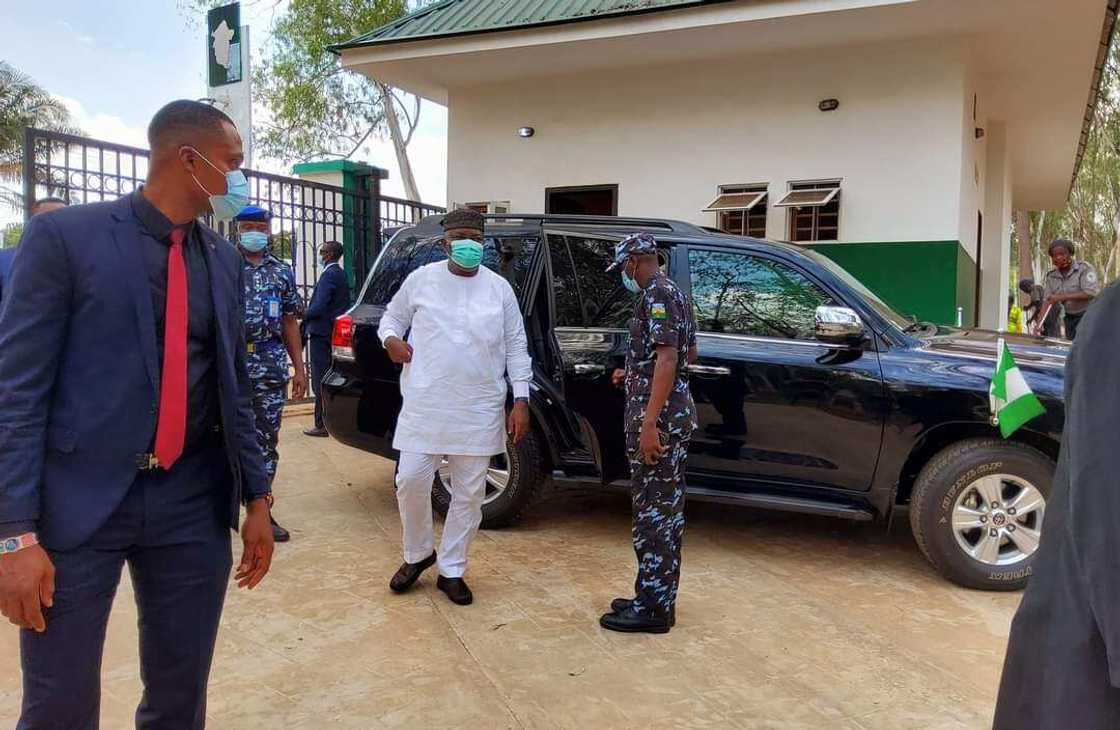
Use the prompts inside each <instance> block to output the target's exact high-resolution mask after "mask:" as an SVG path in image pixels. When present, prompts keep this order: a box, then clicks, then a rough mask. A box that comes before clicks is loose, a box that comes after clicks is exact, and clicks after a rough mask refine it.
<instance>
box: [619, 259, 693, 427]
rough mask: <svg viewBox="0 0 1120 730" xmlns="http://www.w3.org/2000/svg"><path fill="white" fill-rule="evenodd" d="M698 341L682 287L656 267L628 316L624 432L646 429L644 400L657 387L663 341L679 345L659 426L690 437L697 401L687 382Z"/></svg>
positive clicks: (646, 400)
mask: <svg viewBox="0 0 1120 730" xmlns="http://www.w3.org/2000/svg"><path fill="white" fill-rule="evenodd" d="M695 344H696V319H695V317H694V316H693V313H692V307H690V306H689V304H688V300H687V299H686V298H685V296H684V293H683V292H682V291H681V290H680V288H679V287H677V285H676V284H675V283H673V281H672V280H671V279H669V277H667V276H665V275H664V274H661V273H658V274H657V275H656V276H655V277H654V279H653V281H652V282H650V284H649V286H647V287H646V288H645V289H644V290H643V291H642V293H641V294H639V295H638V300H637V302H635V303H634V313H633V315H632V317H631V319H630V349H629V351H628V352H627V354H626V417H625V424H626V432H627V433H638V432H640V431H641V430H642V419H643V418H644V417H645V412H646V405H647V404H648V403H649V396H650V392H651V390H652V389H653V371H654V367H655V365H656V361H657V357H656V355H657V348H658V347H659V346H666V345H667V346H669V347H673V348H675V349H676V351H677V369H676V370H677V372H676V380H675V381H674V382H673V389H672V390H671V391H670V392H669V399H668V400H667V401H666V403H665V408H664V409H663V410H662V411H661V415H660V416H659V417H658V419H657V426H658V429H659V430H660V431H661V432H662V433H666V434H668V435H669V436H671V437H674V438H681V439H687V438H688V437H689V436H691V435H692V432H693V431H694V430H696V406H695V404H693V402H692V392H691V390H690V389H689V385H688V373H687V370H686V367H687V366H688V350H689V348H691V347H692V346H693V345H695Z"/></svg>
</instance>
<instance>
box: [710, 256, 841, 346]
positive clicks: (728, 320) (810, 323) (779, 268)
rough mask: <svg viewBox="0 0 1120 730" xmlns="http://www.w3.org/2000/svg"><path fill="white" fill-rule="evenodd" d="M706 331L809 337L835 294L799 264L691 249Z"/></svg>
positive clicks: (756, 335) (805, 338)
mask: <svg viewBox="0 0 1120 730" xmlns="http://www.w3.org/2000/svg"><path fill="white" fill-rule="evenodd" d="M688 265H689V269H690V275H691V278H692V302H693V307H694V308H695V310H696V322H697V325H698V326H699V327H700V331H701V332H720V333H726V334H740V335H751V336H754V337H777V338H783V339H796V340H809V339H812V338H813V330H814V328H815V315H816V311H817V307H819V306H821V305H822V304H830V303H831V302H832V298H831V297H830V296H828V294H826V293H825V292H824V291H823V290H822V289H821V288H820V287H818V286H817V285H816V284H814V283H813V282H811V281H810V280H809V279H807V278H806V277H805V276H804V275H803V274H801V273H800V272H799V271H797V270H796V269H793V268H791V267H789V266H786V265H785V264H781V263H778V262H777V261H771V260H770V259H765V258H761V257H758V256H751V255H748V254H741V253H731V252H726V251H706V250H703V249H692V250H690V251H689V252H688Z"/></svg>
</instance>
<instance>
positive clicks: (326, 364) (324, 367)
mask: <svg viewBox="0 0 1120 730" xmlns="http://www.w3.org/2000/svg"><path fill="white" fill-rule="evenodd" d="M308 348H309V349H310V350H311V353H310V354H311V387H313V388H314V389H315V428H323V394H322V393H321V392H320V391H321V390H322V389H321V387H320V386H321V385H322V382H323V378H325V377H326V376H327V371H328V370H330V369H331V338H329V337H314V336H313V337H311V338H309V340H308Z"/></svg>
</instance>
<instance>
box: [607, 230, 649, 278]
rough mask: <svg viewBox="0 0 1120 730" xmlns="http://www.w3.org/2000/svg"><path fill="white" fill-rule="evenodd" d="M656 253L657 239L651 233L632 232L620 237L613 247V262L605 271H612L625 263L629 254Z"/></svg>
mask: <svg viewBox="0 0 1120 730" xmlns="http://www.w3.org/2000/svg"><path fill="white" fill-rule="evenodd" d="M650 253H657V239H656V238H654V237H653V234H652V233H634V234H631V235H629V236H627V237H626V238H624V239H622V241H621V242H619V244H618V245H617V246H615V247H614V263H612V264H611V265H610V266H608V267H607V271H614V270H616V269H617V268H618V267H620V266H622V265H623V264H624V263H626V259H628V258H630V257H631V256H641V255H643V254H650Z"/></svg>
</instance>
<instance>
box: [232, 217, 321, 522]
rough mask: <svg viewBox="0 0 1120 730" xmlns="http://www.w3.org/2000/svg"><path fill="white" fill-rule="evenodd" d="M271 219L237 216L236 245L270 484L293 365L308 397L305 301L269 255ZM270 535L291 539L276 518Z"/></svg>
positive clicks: (295, 389)
mask: <svg viewBox="0 0 1120 730" xmlns="http://www.w3.org/2000/svg"><path fill="white" fill-rule="evenodd" d="M271 217H272V216H271V214H270V213H269V212H268V211H267V210H264V209H263V208H258V207H256V206H252V205H250V206H248V207H246V208H243V209H242V210H241V212H240V213H238V214H237V216H236V217H234V221H235V225H236V226H237V239H238V246H239V247H240V249H241V253H242V256H243V258H244V259H245V261H244V264H243V265H244V268H245V276H244V280H245V341H246V347H247V348H248V353H247V355H248V356H247V358H246V364H247V366H248V370H249V378H250V379H251V380H252V381H253V413H254V416H255V420H256V427H257V443H258V444H259V445H260V448H261V452H262V454H263V455H264V462H265V468H266V469H267V470H268V476H269V480H270V482H271V480H274V479H275V478H276V466H277V462H278V460H279V458H280V456H279V454H278V453H277V451H276V446H277V443H278V442H279V439H280V416H281V414H282V413H283V410H284V402H285V400H287V388H288V373H289V360H290V361H291V364H292V365H293V366H294V370H295V375H294V376H293V378H292V398H302V397H304V395H306V393H307V374H306V371H305V370H304V367H303V345H302V342H301V341H300V336H299V317H300V316H301V315H302V313H303V301H302V300H301V299H300V296H299V292H298V291H297V290H296V278H295V275H294V274H293V273H292V268H291V267H290V266H288V265H287V264H285V263H284V262H283V261H280V259H278V258H276V257H275V256H273V255H272V254H271V253H270V252H269V251H268V242H269V235H268V234H269V220H270V218H271ZM272 534H273V537H274V539H275V540H276V542H287V541H288V540H289V539H291V535H289V533H288V531H287V530H285V529H284V528H283V527H281V526H280V525H278V524H277V523H276V520H275V519H273V521H272Z"/></svg>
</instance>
